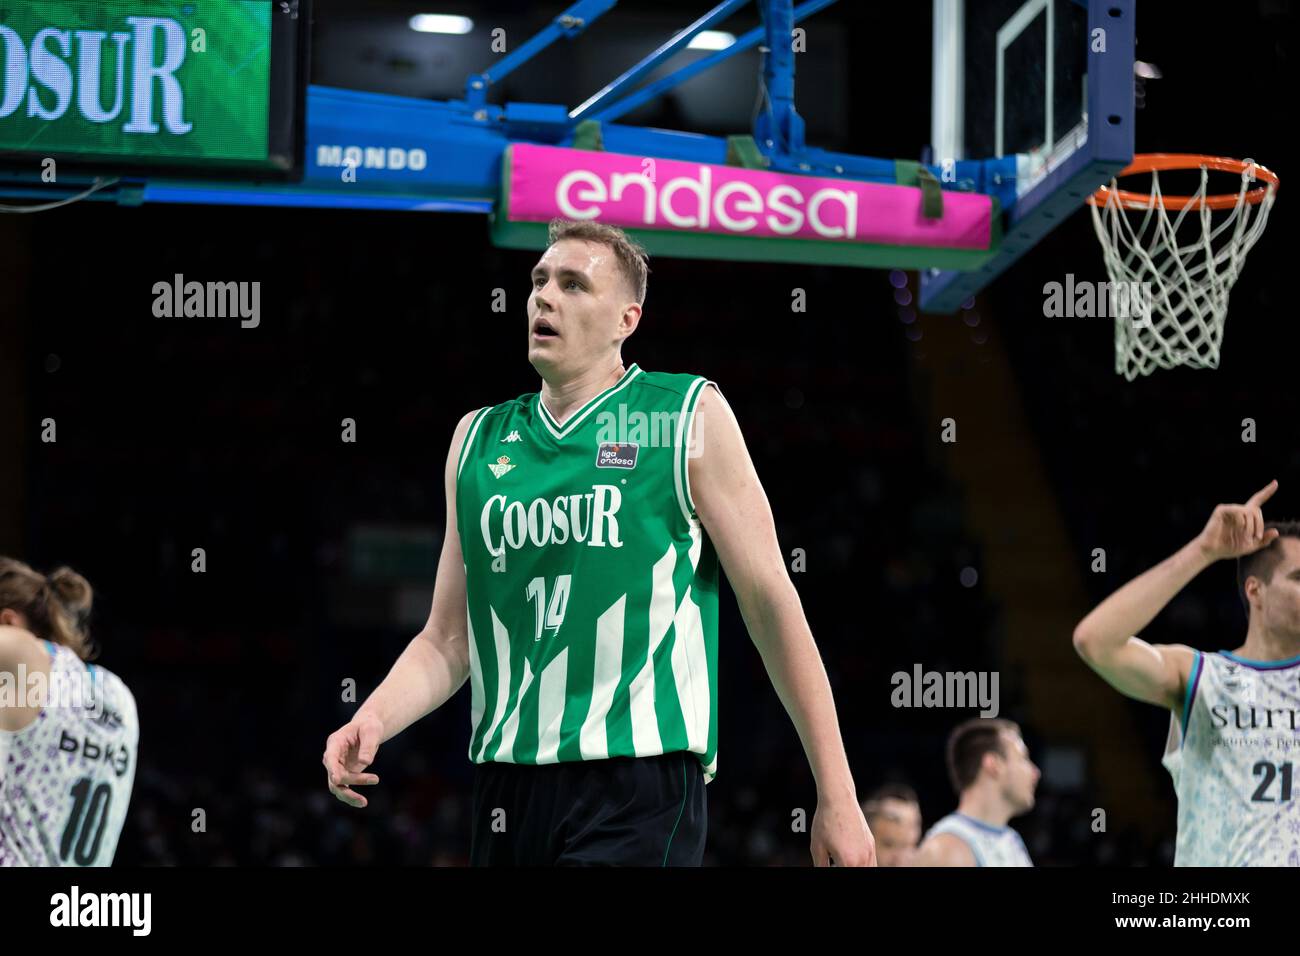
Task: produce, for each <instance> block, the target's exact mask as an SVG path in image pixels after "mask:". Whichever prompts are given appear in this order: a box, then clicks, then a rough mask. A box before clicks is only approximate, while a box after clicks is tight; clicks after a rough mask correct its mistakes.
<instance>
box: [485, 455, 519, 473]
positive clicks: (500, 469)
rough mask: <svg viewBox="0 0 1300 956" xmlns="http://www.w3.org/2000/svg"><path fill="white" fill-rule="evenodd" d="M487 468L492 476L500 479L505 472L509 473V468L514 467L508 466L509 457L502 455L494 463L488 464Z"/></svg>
mask: <svg viewBox="0 0 1300 956" xmlns="http://www.w3.org/2000/svg"><path fill="white" fill-rule="evenodd" d="M488 467H489V468H491V469H492V474H494V475H496V476H497V477H498V478H500V477H501V476H502V475H504V474H505V473H506V472H507V471H509V470H510V469H511V468H513V467H515V466H514V465H512V464H510V456H509V455H502V456H501V457H500V458H498V459H497V460H496V461H490V462H488Z"/></svg>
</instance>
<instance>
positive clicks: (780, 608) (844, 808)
mask: <svg viewBox="0 0 1300 956" xmlns="http://www.w3.org/2000/svg"><path fill="white" fill-rule="evenodd" d="M696 421H697V430H698V434H699V438H700V442H699V447H700V448H701V449H702V452H701V454H700V455H699V456H697V457H694V458H692V459H690V464H689V476H690V483H691V495H692V497H693V499H694V501H695V507H696V511H697V513H698V514H699V517H700V522H701V523H702V524H703V526H704V529H705V531H706V532H707V533H708V535H709V538H710V540H711V541H712V542H713V544H714V547H715V548H716V549H717V553H718V559H719V561H720V562H721V564H722V568H723V570H724V571H725V572H726V575H727V580H728V581H729V582H730V583H731V586H732V589H733V590H734V591H735V593H736V601H737V603H738V604H739V605H740V613H741V616H742V617H743V618H744V620H745V626H746V627H747V628H748V630H749V635H750V638H751V639H752V640H753V642H754V646H755V647H757V648H758V652H759V654H760V655H761V656H762V658H763V664H764V666H765V667H766V668H767V672H768V675H769V676H770V677H771V680H772V686H773V687H774V688H775V689H776V692H777V695H778V696H779V697H780V699H781V703H782V704H783V705H784V706H785V709H786V711H787V712H788V713H789V714H790V719H791V720H792V721H793V723H794V725H795V729H796V730H797V731H798V733H799V738H800V740H801V741H802V743H803V747H804V751H805V753H806V754H807V755H808V762H809V765H810V766H811V768H812V772H813V777H814V778H815V780H816V782H817V795H818V806H817V812H816V814H815V815H814V818H813V832H812V852H813V859H814V862H815V863H817V864H818V865H826V864H827V862H828V859H827V858H828V857H829V859H830V860H832V861H834V862H835V864H836V865H839V866H870V865H873V864H874V863H875V846H874V843H873V841H872V837H871V832H870V830H869V829H868V827H867V823H866V820H865V818H864V817H863V816H862V808H861V807H860V806H859V804H858V799H857V795H856V791H855V788H854V784H853V775H852V773H851V772H850V770H849V765H848V759H847V757H846V756H845V753H844V743H843V740H842V739H841V737H840V729H839V721H838V719H837V717H836V714H835V701H834V699H833V698H832V696H831V688H830V682H829V681H828V680H827V678H826V670H825V668H824V667H823V666H822V659H821V655H820V654H819V653H818V651H817V645H816V644H815V643H814V641H813V636H812V632H811V630H809V627H808V622H807V620H806V619H805V618H804V613H803V606H802V604H801V603H800V601H799V595H798V592H797V591H795V588H794V584H793V583H792V582H791V581H790V576H789V574H788V573H787V572H786V568H785V562H784V561H783V560H782V557H781V549H780V545H779V544H778V542H777V538H776V526H775V524H774V522H773V520H772V509H771V507H770V506H769V504H768V501H767V496H766V494H765V493H764V491H763V486H762V485H761V484H760V482H759V480H758V474H757V473H756V472H755V470H754V464H753V462H752V461H751V459H750V457H749V450H748V449H747V448H746V446H745V439H744V436H743V435H742V434H741V431H740V426H739V424H738V423H737V422H736V418H735V415H734V414H733V413H732V411H731V408H730V407H729V406H728V405H727V403H726V401H725V400H724V399H723V398H722V396H721V395H720V394H719V393H718V392H717V390H716V389H713V388H705V389H704V393H703V394H702V395H701V397H700V403H699V408H698V411H697V415H696Z"/></svg>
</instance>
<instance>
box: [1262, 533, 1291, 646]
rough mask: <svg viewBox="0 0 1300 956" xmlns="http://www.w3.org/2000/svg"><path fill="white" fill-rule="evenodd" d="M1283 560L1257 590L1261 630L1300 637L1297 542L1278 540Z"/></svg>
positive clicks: (1284, 539) (1289, 539) (1285, 539)
mask: <svg viewBox="0 0 1300 956" xmlns="http://www.w3.org/2000/svg"><path fill="white" fill-rule="evenodd" d="M1277 543H1278V544H1279V545H1280V546H1281V548H1282V560H1281V561H1280V562H1279V563H1278V566H1277V567H1276V568H1274V569H1273V576H1272V577H1271V578H1270V579H1269V580H1268V582H1267V583H1264V582H1261V583H1260V588H1259V602H1260V612H1261V613H1262V614H1263V616H1264V627H1265V628H1267V629H1268V630H1269V631H1270V632H1272V633H1274V634H1281V635H1286V636H1288V637H1296V638H1300V541H1297V540H1296V539H1295V538H1280V539H1279V540H1278V542H1277Z"/></svg>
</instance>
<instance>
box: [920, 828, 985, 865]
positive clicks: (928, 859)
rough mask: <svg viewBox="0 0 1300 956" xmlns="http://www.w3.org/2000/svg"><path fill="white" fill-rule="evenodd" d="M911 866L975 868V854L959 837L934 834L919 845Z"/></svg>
mask: <svg viewBox="0 0 1300 956" xmlns="http://www.w3.org/2000/svg"><path fill="white" fill-rule="evenodd" d="M911 865H912V866H975V865H976V862H975V854H974V853H972V852H971V848H970V847H969V846H967V845H966V841H965V840H963V839H962V838H961V837H958V836H954V835H953V834H951V833H936V834H935V835H934V836H932V837H930V838H929V839H927V840H926V841H925V842H924V843H922V844H921V847H920V849H918V850H917V851H916V856H915V857H913V858H912V863H911Z"/></svg>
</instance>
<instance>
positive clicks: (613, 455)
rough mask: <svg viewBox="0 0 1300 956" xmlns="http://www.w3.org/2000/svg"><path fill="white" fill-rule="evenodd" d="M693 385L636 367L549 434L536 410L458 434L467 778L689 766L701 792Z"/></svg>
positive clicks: (703, 737)
mask: <svg viewBox="0 0 1300 956" xmlns="http://www.w3.org/2000/svg"><path fill="white" fill-rule="evenodd" d="M706 384H708V383H707V381H706V379H704V378H702V377H700V376H697V375H672V374H668V373H664V372H646V371H643V370H642V369H640V368H639V367H638V366H637V365H636V364H635V363H634V364H632V365H631V366H629V367H628V369H627V370H626V371H625V372H624V373H623V376H622V377H621V378H620V379H619V380H618V382H617V383H616V384H615V385H613V386H611V387H610V388H608V389H606V390H605V391H603V392H601V393H600V394H599V395H597V396H596V397H595V398H593V399H592V400H591V401H589V402H588V403H587V404H586V405H584V406H582V408H580V409H578V410H577V411H575V412H573V413H572V414H571V415H570V416H569V417H568V418H567V419H565V421H564V422H563V423H560V422H558V421H556V419H555V418H554V416H552V415H551V413H550V412H549V411H548V410H547V408H546V406H545V405H544V404H543V402H542V400H541V396H540V394H538V393H536V392H533V393H530V394H527V395H522V396H520V397H519V398H517V399H515V400H514V401H510V402H505V403H504V404H501V405H494V406H492V407H490V408H485V409H481V410H480V411H479V412H478V413H477V414H476V415H475V416H474V419H473V422H472V424H471V425H470V429H469V432H468V433H467V435H466V438H465V444H464V447H463V448H462V450H461V455H460V460H459V462H458V464H457V472H456V475H457V477H456V520H457V527H458V528H459V530H460V541H461V549H462V552H463V554H464V558H465V578H466V585H467V589H468V591H467V604H468V617H469V647H470V651H469V653H470V688H471V693H472V703H471V720H472V724H473V729H472V731H471V737H470V747H469V756H470V759H471V760H473V761H474V762H475V763H485V762H489V761H495V762H500V763H515V764H547V763H557V762H560V761H575V760H597V759H603V758H607V757H622V756H626V757H645V756H652V755H655V754H663V753H673V752H675V751H688V752H690V753H693V754H695V755H696V756H697V757H698V759H699V761H700V764H701V766H702V767H703V770H704V776H705V781H706V782H708V781H709V780H712V779H713V776H714V774H715V773H716V771H717V741H718V713H717V698H718V671H717V660H718V559H717V554H716V553H715V551H714V549H713V545H712V544H711V543H710V541H709V539H708V536H707V535H706V534H705V533H704V529H703V527H702V526H701V525H700V520H699V518H698V516H697V515H696V514H695V508H694V505H693V503H692V501H691V492H690V482H689V474H688V470H687V465H688V461H689V458H690V455H691V449H692V446H691V445H690V440H691V438H690V436H691V431H690V423H691V420H692V418H693V417H694V414H695V409H696V406H697V404H698V402H699V398H700V394H701V393H702V391H703V389H704V386H705V385H706ZM701 431H702V425H701V426H697V434H696V436H695V438H696V445H697V446H698V441H699V437H700V435H699V432H701Z"/></svg>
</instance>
